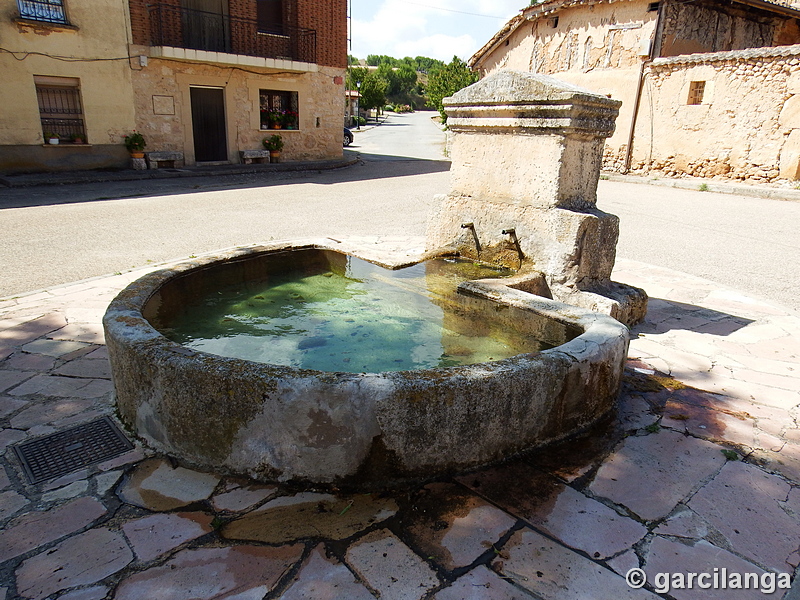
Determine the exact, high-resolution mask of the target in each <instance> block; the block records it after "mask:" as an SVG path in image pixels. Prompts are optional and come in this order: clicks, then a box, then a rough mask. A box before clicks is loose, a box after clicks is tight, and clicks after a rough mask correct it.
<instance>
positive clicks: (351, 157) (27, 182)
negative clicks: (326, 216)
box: [0, 150, 361, 188]
mask: <svg viewBox="0 0 800 600" xmlns="http://www.w3.org/2000/svg"><path fill="white" fill-rule="evenodd" d="M360 160H361V159H360V155H359V154H358V153H357V152H353V151H350V150H345V151H344V157H343V158H342V159H336V160H321V161H301V162H294V163H269V164H262V165H258V164H256V165H242V164H236V165H218V166H213V167H182V168H180V169H147V170H146V171H134V170H133V169H126V170H123V171H109V172H104V171H81V172H73V173H36V174H29V175H7V176H5V177H0V184H2V185H4V186H6V187H10V188H25V187H34V186H44V185H69V184H76V183H106V182H111V181H141V180H151V179H177V178H181V177H220V176H225V175H246V174H255V173H286V172H296V171H330V170H333V169H341V168H344V167H350V166H352V165H354V164H356V163H358V162H359V161H360Z"/></svg>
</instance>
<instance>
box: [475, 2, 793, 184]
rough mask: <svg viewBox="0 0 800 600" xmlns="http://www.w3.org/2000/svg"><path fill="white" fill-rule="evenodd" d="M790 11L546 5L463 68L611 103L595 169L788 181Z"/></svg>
mask: <svg viewBox="0 0 800 600" xmlns="http://www.w3.org/2000/svg"><path fill="white" fill-rule="evenodd" d="M798 43H800V11H799V10H797V9H795V8H792V7H790V6H785V5H780V4H773V3H771V2H766V1H763V0H732V1H724V2H723V1H721V0H697V1H695V2H691V3H686V2H682V1H678V0H662V1H661V2H648V1H647V0H616V1H614V0H612V1H604V0H548V1H546V2H544V3H541V4H536V5H533V6H530V7H528V8H525V9H523V10H522V12H521V14H520V15H518V16H516V17H515V18H514V19H512V20H511V21H509V23H507V24H506V26H505V27H504V28H503V29H502V30H501V31H499V32H498V33H497V34H496V35H495V36H494V37H493V38H492V39H491V40H490V41H489V42H488V43H487V44H486V45H485V46H484V47H483V48H481V49H480V50H479V51H478V52H477V53H476V54H475V55H474V56H473V57H472V58H471V59H470V65H471V66H472V68H474V69H475V70H478V71H480V72H481V74H482V75H486V74H489V73H492V72H494V71H497V70H500V69H512V70H522V71H533V72H537V73H545V74H551V75H555V76H556V77H558V78H559V79H562V80H564V81H567V82H570V83H574V84H577V85H580V86H582V87H585V88H588V89H589V90H592V91H594V92H597V93H601V94H606V95H609V96H610V97H613V98H615V99H619V100H621V101H622V103H623V104H622V108H621V110H620V116H619V119H618V120H617V129H616V132H615V133H614V135H613V136H612V137H611V138H610V139H609V140H608V141H607V143H606V149H605V157H604V167H605V168H606V169H614V170H619V171H623V172H627V171H631V170H632V171H639V172H646V171H655V172H662V173H664V174H671V175H675V174H690V175H696V176H707V177H710V176H720V177H727V178H734V179H740V180H744V179H747V180H752V181H771V180H775V179H779V178H784V179H797V178H798V177H799V176H800V175H799V174H798V157H800V133H797V132H796V129H798V128H800V104H798V103H800V98H796V97H795V93H796V92H800V81H798V80H797V78H800V75H797V74H796V73H800V68H799V67H798V65H799V64H800V61H798V59H800V46H795V45H794V44H798Z"/></svg>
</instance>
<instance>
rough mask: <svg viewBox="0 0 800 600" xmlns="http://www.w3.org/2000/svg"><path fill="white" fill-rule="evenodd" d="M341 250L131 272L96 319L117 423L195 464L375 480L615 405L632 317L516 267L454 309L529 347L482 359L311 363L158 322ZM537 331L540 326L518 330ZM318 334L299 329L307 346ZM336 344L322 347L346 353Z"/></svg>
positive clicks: (254, 255)
mask: <svg viewBox="0 0 800 600" xmlns="http://www.w3.org/2000/svg"><path fill="white" fill-rule="evenodd" d="M350 254H353V255H355V254H357V253H356V252H351V253H350ZM362 258H363V255H362ZM342 261H347V257H346V255H344V254H341V253H338V252H337V251H336V250H335V248H332V247H330V246H327V245H325V244H309V245H278V244H276V245H273V246H264V247H258V248H251V249H247V250H237V251H234V252H231V253H228V254H226V255H223V256H217V257H213V258H207V259H203V260H195V261H192V262H187V263H182V264H180V265H177V266H175V267H173V268H170V269H164V270H161V271H157V272H154V273H151V274H149V275H147V276H145V277H143V278H141V279H139V280H138V281H136V282H134V283H132V284H131V285H130V286H128V287H127V288H126V289H125V290H123V291H122V292H121V293H120V294H119V295H118V296H117V298H115V299H114V301H113V302H112V303H111V304H110V306H109V308H108V310H107V312H106V315H105V317H104V319H103V323H104V327H105V332H106V342H107V344H108V351H109V358H110V361H111V367H112V376H113V381H114V387H115V390H116V397H117V406H118V410H119V416H120V418H121V419H122V421H123V423H124V424H125V425H126V426H127V427H129V428H130V429H131V430H132V431H134V432H135V433H136V434H137V435H138V436H139V437H140V438H141V439H143V440H144V441H145V442H146V443H147V444H149V445H150V446H152V447H153V448H155V449H156V450H159V451H162V452H165V453H167V454H169V455H171V456H173V457H175V458H177V459H179V460H180V461H182V462H184V463H186V464H188V465H191V466H194V467H200V468H206V469H210V470H214V471H218V472H226V473H232V474H238V475H245V476H249V477H252V478H254V479H258V480H262V481H291V482H297V483H305V484H335V485H338V486H352V487H372V488H376V487H383V486H387V485H392V484H395V483H398V482H402V481H404V480H416V479H424V478H426V477H430V476H433V475H440V474H443V473H449V472H456V471H459V470H464V469H467V468H471V467H476V466H480V465H484V464H488V463H491V462H494V461H497V460H500V459H502V458H505V457H508V456H510V455H512V454H514V453H518V452H520V451H522V450H526V449H528V448H532V447H536V446H540V445H543V444H546V443H550V442H553V441H556V440H560V439H563V438H565V437H567V436H569V435H571V434H574V433H576V432H578V431H580V430H583V429H585V428H587V427H588V426H590V425H591V424H592V423H594V422H595V421H597V420H598V419H600V418H601V417H602V416H603V415H604V414H606V413H607V412H608V411H609V410H610V409H611V408H612V407H613V405H614V401H615V398H616V396H617V393H618V391H619V385H620V378H621V374H622V368H623V364H624V360H625V356H626V355H627V347H628V330H627V328H626V327H624V326H623V325H621V324H620V323H619V322H617V321H615V320H614V319H612V318H611V317H608V316H605V315H601V314H597V313H591V312H588V311H585V310H583V309H578V308H575V307H572V306H568V305H565V304H561V303H559V302H555V301H553V300H548V299H545V298H541V297H539V296H534V295H533V294H529V293H526V292H523V291H521V290H520V289H516V288H517V287H519V288H526V287H529V286H526V280H525V278H524V277H522V276H516V277H511V278H505V279H484V280H473V281H467V282H464V283H462V284H461V285H459V286H458V290H459V294H457V298H456V300H455V302H456V303H457V305H458V307H457V310H456V314H458V315H461V314H462V313H463V312H464V311H467V312H470V311H473V310H483V311H487V307H488V313H491V314H492V318H491V319H487V320H486V321H487V323H489V322H490V323H491V325H487V326H486V328H487V329H495V330H503V329H507V330H508V336H509V337H510V339H513V340H516V341H515V342H513V343H511V342H509V343H510V344H511V345H510V347H512V348H514V347H517V348H518V349H519V348H522V350H523V351H522V353H520V354H515V355H512V356H509V357H507V358H502V359H500V360H492V361H488V362H477V363H473V364H458V365H457V366H434V367H427V368H425V367H423V368H416V369H414V370H383V371H380V372H374V373H373V372H342V371H336V370H314V369H309V368H304V366H303V363H302V361H301V362H299V363H297V362H295V363H292V362H291V361H290V362H289V364H285V365H279V364H273V363H263V362H255V361H252V360H246V359H242V358H235V357H229V356H228V357H226V356H220V355H218V354H211V353H209V352H205V351H202V350H198V349H195V348H191V347H188V346H184V345H181V344H179V343H178V342H176V341H172V340H170V339H168V338H167V337H166V336H165V335H163V334H162V333H161V332H160V331H159V330H158V329H159V328H160V329H162V330H165V331H168V329H170V328H169V327H168V326H165V324H164V323H165V322H167V321H169V319H170V318H172V317H173V316H175V315H180V314H182V313H183V311H184V307H185V306H186V305H189V304H193V303H194V304H197V300H198V299H203V298H208V297H213V296H214V295H216V294H220V293H221V292H220V290H223V289H228V288H230V286H245V287H247V286H251V285H252V284H253V283H254V282H264V281H265V280H269V279H271V278H275V277H282V276H284V275H286V274H287V273H289V274H291V273H292V272H293V271H296V270H298V269H307V268H308V265H309V264H311V265H319V264H320V263H322V264H326V263H327V264H330V265H331V266H332V267H333V266H334V265H335V264H336V263H340V262H342ZM333 270H335V269H333ZM255 295H256V296H260V295H262V294H255ZM459 318H460V317H459ZM445 319H447V317H445ZM223 320H224V319H223ZM451 320H452V319H451ZM470 322H471V323H473V324H474V323H475V320H474V317H473V320H472V321H470ZM168 333H170V331H168ZM173 334H174V332H171V333H170V335H172V337H175V335H173ZM534 336H536V337H537V338H539V339H538V340H537V341H535V342H530V343H527V342H526V341H525V338H528V337H530V338H533V337H534ZM501 337H503V336H501ZM317 338H319V339H322V338H321V336H316V338H315V339H317ZM329 338H330V336H328V337H326V338H325V339H326V340H327V339H329ZM176 339H180V336H177V338H176ZM520 339H522V341H521V342H520ZM264 343H265V344H271V343H275V342H274V340H273V341H266V342H264ZM326 343H328V342H326ZM476 343H477V342H476ZM481 343H482V342H481ZM515 343H516V344H522V345H521V346H514V344H515ZM300 344H301V342H298V343H297V345H298V346H300ZM320 345H321V342H313V343H306V346H305V347H304V348H301V350H303V352H301V353H300V354H303V355H305V354H306V353H307V351H312V350H313V349H314V348H315V347H318V346H320ZM479 345H480V344H479ZM344 348H345V346H338V347H337V350H336V351H335V352H329V353H328V355H334V357H335V358H341V357H342V355H343V352H345V351H346V350H344ZM448 348H452V341H451V340H448V339H446V336H445V335H444V334H443V335H442V340H441V343H440V350H441V355H442V357H446V358H447V359H448V360H449V359H451V358H452V357H451V355H450V354H459V353H458V352H456V353H450V354H449V353H448ZM541 348H546V349H541ZM412 353H413V354H414V355H417V356H418V355H423V354H426V353H427V354H431V351H430V349H428V350H425V351H420V350H418V349H417V350H414V351H412ZM494 353H495V351H494V350H492V351H491V352H490V354H494ZM433 354H434V355H435V352H434V353H433ZM462 354H463V353H462ZM268 355H269V354H268ZM271 356H275V354H274V353H272V354H271ZM478 356H481V355H480V353H478ZM465 362H469V361H465ZM438 364H445V365H447V364H452V363H450V362H444V363H438ZM292 365H299V366H292ZM326 368H327V367H326Z"/></svg>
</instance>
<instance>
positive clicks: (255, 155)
mask: <svg viewBox="0 0 800 600" xmlns="http://www.w3.org/2000/svg"><path fill="white" fill-rule="evenodd" d="M239 156H241V157H242V162H243V163H244V164H246V165H250V164H253V162H256V163H263V162H269V150H240V151H239Z"/></svg>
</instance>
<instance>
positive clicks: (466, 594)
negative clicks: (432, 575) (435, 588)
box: [433, 567, 533, 600]
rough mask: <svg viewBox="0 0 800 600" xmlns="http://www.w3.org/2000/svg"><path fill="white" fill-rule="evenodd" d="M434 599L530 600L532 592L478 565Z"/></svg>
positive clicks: (437, 594) (438, 593)
mask: <svg viewBox="0 0 800 600" xmlns="http://www.w3.org/2000/svg"><path fill="white" fill-rule="evenodd" d="M433 598H434V600H530V599H531V598H533V596H531V595H530V594H528V593H526V592H525V591H523V590H521V589H519V588H517V587H515V586H514V585H512V584H511V583H509V582H508V581H507V580H506V579H503V578H502V577H500V576H499V575H497V573H495V572H494V571H490V570H489V569H487V568H486V567H477V568H475V569H473V570H472V571H470V572H469V573H467V574H466V575H464V576H463V577H461V578H459V579H458V580H456V582H455V583H453V584H452V585H451V586H450V587H446V588H444V589H443V590H441V591H440V592H437V593H436V595H435V596H433Z"/></svg>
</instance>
